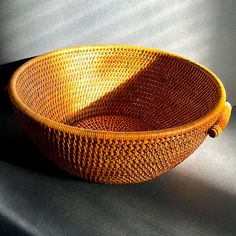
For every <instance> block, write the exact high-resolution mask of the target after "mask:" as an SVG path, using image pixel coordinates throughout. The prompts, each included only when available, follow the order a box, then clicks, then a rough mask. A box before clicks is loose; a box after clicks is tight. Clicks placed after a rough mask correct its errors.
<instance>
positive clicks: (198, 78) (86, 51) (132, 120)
mask: <svg viewBox="0 0 236 236" xmlns="http://www.w3.org/2000/svg"><path fill="white" fill-rule="evenodd" d="M16 91H17V94H18V96H19V98H20V99H21V101H22V102H23V103H24V104H25V105H26V106H27V107H29V108H30V109H31V110H33V111H35V112H36V113H38V114H40V115H41V116H44V117H47V118H49V119H51V120H54V121H56V122H60V123H64V124H67V125H72V126H76V127H80V128H85V129H93V130H106V131H124V132H129V131H148V130H159V129H165V128H170V127H175V126H179V125H183V124H186V123H189V122H192V121H194V120H196V119H199V118H201V117H202V116H204V115H206V114H207V113H208V112H209V111H211V110H212V109H213V108H214V107H215V105H216V104H217V102H218V100H219V99H220V89H219V86H218V84H217V81H216V80H215V79H213V78H212V76H211V75H210V74H209V73H208V72H206V71H204V70H203V69H201V68H200V67H199V66H197V65H195V64H193V63H191V62H189V61H187V60H183V59H181V58H178V57H174V56H171V55H169V54H165V53H162V52H158V51H156V52H155V51H151V50H144V49H139V48H126V47H104V48H101V47H91V48H75V49H73V50H72V49H71V50H65V51H60V52H57V53H53V54H49V55H47V56H44V57H40V58H38V59H37V60H34V62H33V63H31V64H28V66H27V67H26V68H25V69H24V70H23V71H22V72H21V73H20V74H19V77H18V78H17V82H16Z"/></svg>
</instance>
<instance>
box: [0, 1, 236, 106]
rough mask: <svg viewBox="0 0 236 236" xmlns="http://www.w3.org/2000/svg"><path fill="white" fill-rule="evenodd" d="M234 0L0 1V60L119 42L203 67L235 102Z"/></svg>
mask: <svg viewBox="0 0 236 236" xmlns="http://www.w3.org/2000/svg"><path fill="white" fill-rule="evenodd" d="M235 12H236V1H234V0H226V1H220V0H198V1H192V0H167V1H166V0H145V1H138V0H130V1H126V0H118V1H115V0H113V1H111V0H100V1H95V0H87V1H82V0H80V1H78V0H67V1H66V0H49V1H47V0H40V1H38V0H7V1H0V64H4V63H8V62H12V61H16V60H20V59H22V58H28V57H31V56H35V55H39V54H42V53H45V52H48V51H52V50H54V49H58V48H62V47H70V46H74V45H89V44H105V43H120V44H132V45H140V46H146V47H154V48H159V49H163V50H167V51H171V52H175V53H178V54H181V55H183V56H186V57H188V58H191V59H193V60H196V61H198V62H200V63H202V64H203V65H205V66H207V67H209V68H210V69H211V70H212V71H213V72H215V73H216V74H217V75H218V76H219V77H220V78H221V79H222V81H223V83H224V85H225V87H226V91H227V95H228V100H229V101H230V102H231V103H232V104H233V105H236V93H235V89H236V82H235V81H236V80H235V75H236V66H235V53H236V47H235V38H236V37H235V23H236V14H235Z"/></svg>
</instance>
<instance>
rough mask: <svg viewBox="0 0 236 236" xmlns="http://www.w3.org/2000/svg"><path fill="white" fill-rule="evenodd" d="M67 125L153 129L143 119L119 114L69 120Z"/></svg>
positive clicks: (137, 129) (88, 127)
mask: <svg viewBox="0 0 236 236" xmlns="http://www.w3.org/2000/svg"><path fill="white" fill-rule="evenodd" d="M69 125H71V126H76V127H79V128H85V129H92V130H100V131H118V132H122V131H124V132H135V131H149V130H153V127H152V126H151V125H150V124H148V123H147V122H145V121H143V120H140V119H138V118H136V117H130V116H121V115H98V116H93V117H89V118H87V119H84V120H80V121H74V122H71V123H69Z"/></svg>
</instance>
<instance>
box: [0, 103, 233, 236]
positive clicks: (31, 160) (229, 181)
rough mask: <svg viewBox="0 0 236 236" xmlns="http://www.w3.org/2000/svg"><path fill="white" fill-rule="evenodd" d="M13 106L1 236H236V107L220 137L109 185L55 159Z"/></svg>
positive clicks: (1, 139)
mask: <svg viewBox="0 0 236 236" xmlns="http://www.w3.org/2000/svg"><path fill="white" fill-rule="evenodd" d="M8 105H9V104H8ZM8 105H6V106H5V107H4V106H3V107H4V111H3V112H1V115H0V127H1V132H0V144H1V156H0V235H16V234H17V235H44V236H47V235H109V236H111V235H168V236H171V235H173V236H177V235H178V236H183V235H190V236H191V235H192V236H195V235H196V236H199V235H206V236H211V235H212V236H213V235H214V236H222V235H224V236H229V235H232V236H234V235H236V181H235V177H236V158H235V152H236V147H235V138H236V126H235V125H236V119H235V118H236V109H234V112H233V114H232V119H231V122H230V124H229V126H228V127H227V129H226V130H225V132H224V133H223V134H222V135H221V136H220V137H218V138H216V139H210V138H207V140H206V141H205V142H204V144H203V145H202V146H201V147H200V148H199V149H198V150H197V151H196V152H195V153H194V154H193V155H192V156H190V157H189V158H188V159H187V160H186V161H184V162H183V163H182V164H181V165H179V166H178V167H176V168H175V169H174V170H172V171H170V172H168V173H166V174H165V175H163V176H162V177H161V178H159V179H156V180H153V181H150V182H146V183H143V184H137V185H126V186H108V185H99V184H93V183H88V182H85V181H82V180H80V179H79V178H74V177H71V176H69V175H67V174H66V173H64V172H63V171H61V170H60V169H59V168H57V167H56V166H54V165H52V164H51V163H50V162H49V161H48V160H46V159H45V158H44V157H43V156H42V155H41V154H40V153H39V152H38V150H37V148H35V146H34V145H33V144H32V143H31V142H30V141H29V140H28V139H27V138H26V137H25V136H24V135H23V133H22V132H21V130H19V129H18V126H17V124H16V122H15V120H14V118H13V114H12V112H11V111H10V109H9V106H8ZM4 153H7V154H4Z"/></svg>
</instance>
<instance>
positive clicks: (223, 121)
mask: <svg viewBox="0 0 236 236" xmlns="http://www.w3.org/2000/svg"><path fill="white" fill-rule="evenodd" d="M231 110H232V107H231V105H230V103H229V102H226V103H225V107H224V109H223V111H222V113H221V114H220V116H219V118H218V120H217V121H216V123H215V124H214V125H213V126H212V127H211V128H210V129H209V131H208V134H209V136H210V137H212V138H215V137H217V136H219V135H220V134H221V133H222V132H223V130H224V129H225V127H226V126H227V124H228V122H229V118H230V114H231Z"/></svg>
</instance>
